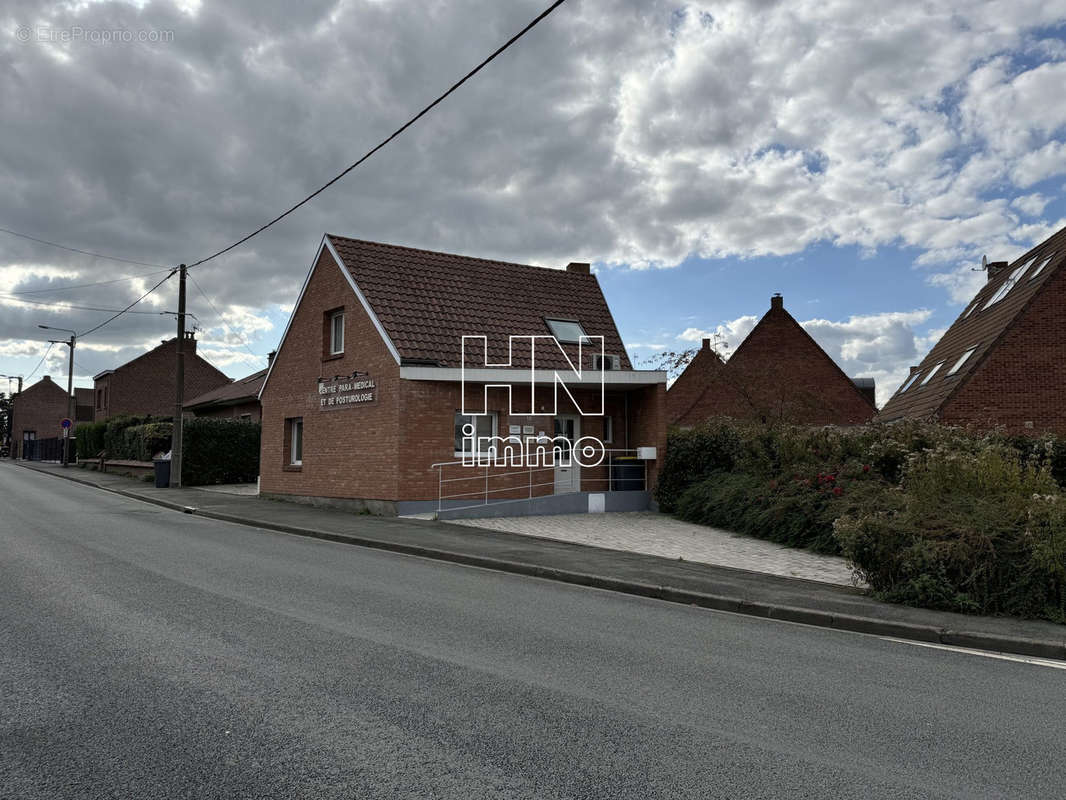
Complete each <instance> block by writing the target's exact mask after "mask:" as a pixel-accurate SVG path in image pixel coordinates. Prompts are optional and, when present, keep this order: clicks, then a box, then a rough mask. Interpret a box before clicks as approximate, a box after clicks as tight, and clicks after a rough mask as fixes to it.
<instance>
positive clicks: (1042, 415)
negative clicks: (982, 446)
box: [940, 269, 1066, 434]
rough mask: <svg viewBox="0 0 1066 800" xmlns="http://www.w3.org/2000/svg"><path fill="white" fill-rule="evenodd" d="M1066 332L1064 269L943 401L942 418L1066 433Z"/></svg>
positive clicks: (1023, 430) (1027, 431)
mask: <svg viewBox="0 0 1066 800" xmlns="http://www.w3.org/2000/svg"><path fill="white" fill-rule="evenodd" d="M1064 331H1066V270H1062V269H1060V270H1059V271H1058V272H1057V274H1055V275H1054V276H1053V277H1052V278H1051V279H1050V281H1049V282H1048V284H1047V285H1046V286H1045V287H1044V288H1043V289H1042V290H1041V292H1040V293H1039V294H1037V295H1036V297H1034V298H1033V301H1032V303H1031V304H1030V306H1029V308H1028V309H1027V310H1025V311H1024V312H1023V313H1022V316H1021V317H1020V318H1019V319H1018V320H1017V321H1016V322H1015V323H1014V325H1012V326H1011V328H1010V329H1009V330H1008V331H1007V332H1006V334H1005V335H1004V337H1003V338H1002V339H1001V340H1000V343H999V344H998V345H997V346H995V347H994V348H993V349H992V351H991V352H990V353H989V354H988V356H987V357H986V358H985V360H984V361H983V362H982V363H981V364H979V365H978V366H977V368H976V370H975V371H974V372H973V374H972V375H971V376H970V377H969V378H968V379H965V381H966V382H965V383H964V384H963V385H962V386H961V387H960V388H959V389H958V390H957V391H956V393H955V395H954V396H953V397H951V398H949V399H948V401H947V402H946V403H945V404H944V406H943V408H942V409H941V414H940V419H941V421H943V422H947V423H950V424H958V425H966V424H972V425H977V426H980V427H994V426H1003V427H1005V428H1006V429H1007V430H1008V431H1010V432H1011V433H1021V434H1035V433H1040V432H1041V431H1056V432H1059V433H1066V339H1064V338H1063V332H1064ZM1027 423H1031V424H1027Z"/></svg>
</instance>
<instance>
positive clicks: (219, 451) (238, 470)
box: [181, 417, 260, 486]
mask: <svg viewBox="0 0 1066 800" xmlns="http://www.w3.org/2000/svg"><path fill="white" fill-rule="evenodd" d="M183 431H184V436H183V444H184V447H183V450H182V461H181V467H182V468H181V480H182V483H184V484H185V485H187V486H203V485H208V484H215V483H249V482H252V481H254V480H255V479H256V478H257V477H258V475H259V432H260V427H259V423H257V422H242V421H240V420H235V419H221V418H213V417H197V418H196V419H189V420H185V423H184V425H183Z"/></svg>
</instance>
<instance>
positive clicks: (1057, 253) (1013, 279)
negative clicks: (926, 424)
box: [878, 228, 1066, 422]
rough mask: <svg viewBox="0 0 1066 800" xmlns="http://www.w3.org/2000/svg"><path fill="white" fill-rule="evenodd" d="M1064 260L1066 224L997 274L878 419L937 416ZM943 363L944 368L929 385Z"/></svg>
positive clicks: (893, 397) (1065, 256) (931, 351)
mask: <svg viewBox="0 0 1066 800" xmlns="http://www.w3.org/2000/svg"><path fill="white" fill-rule="evenodd" d="M1064 262H1066V228H1063V229H1062V230H1061V231H1059V232H1058V233H1055V234H1054V235H1052V236H1051V237H1049V238H1048V239H1046V240H1045V241H1043V242H1041V243H1040V244H1038V245H1037V246H1036V247H1034V248H1033V249H1032V250H1030V251H1029V252H1027V253H1026V254H1025V255H1023V256H1022V257H1021V258H1019V259H1018V260H1017V261H1015V262H1013V263H1012V264H1010V265H1008V266H1006V267H1003V268H1000V269H999V270H998V271H997V272H995V274H992V275H991V277H990V278H989V280H988V281H987V282H986V283H985V285H984V286H982V287H981V290H980V291H979V292H978V293H977V296H976V297H975V298H974V299H973V300H972V301H971V302H970V304H969V305H968V306H966V308H964V309H963V311H962V313H961V314H960V315H959V317H958V319H956V320H955V322H954V323H953V324H952V326H951V327H950V328H948V330H947V332H946V333H945V334H944V335H943V336H942V337H941V338H940V341H939V342H937V343H936V345H935V346H934V347H933V349H932V350H930V351H929V354H928V355H927V356H926V357H925V358H924V359H923V360H922V363H921V366H920V367H919V369H918V372H919V376H918V377H917V378H916V379H915V380H914V381H913V383H912V384H911V385H910V386H908V387H907V388H906V390H903V387H904V386H907V381H906V380H905V381H904V382H903V384H902V385H901V386H900V388H899V389H897V390H896V393H895V394H894V395H892V397H891V398H890V399H889V401H888V402H887V403H886V404H885V407H884V408H883V409H882V410H881V413H880V414H879V415H878V419H880V420H884V421H889V422H890V421H892V420H896V419H902V418H912V419H913V418H921V419H927V418H935V417H936V416H937V414H938V413H939V412H940V410H941V409H942V408H943V406H944V405H945V403H947V401H948V400H949V399H950V398H951V397H952V396H953V395H954V394H955V393H956V392H957V391H958V390H959V389H960V387H962V386H963V385H964V384H965V383H966V381H967V378H968V377H969V376H971V375H973V374H974V373H975V372H976V370H977V369H978V368H979V367H980V365H981V364H982V363H983V362H984V361H985V359H986V358H987V357H988V355H989V353H991V352H992V350H993V349H994V348H995V347H996V345H997V344H998V343H999V342H1000V340H1001V339H1002V337H1003V336H1004V335H1005V334H1006V332H1007V331H1008V330H1009V329H1010V328H1011V326H1012V325H1013V324H1014V322H1015V320H1017V319H1018V318H1019V317H1021V315H1022V314H1023V313H1024V312H1025V310H1026V309H1027V308H1028V307H1029V305H1030V303H1031V302H1032V301H1033V299H1034V298H1035V297H1036V296H1037V295H1038V294H1039V293H1040V290H1041V289H1042V288H1043V287H1044V286H1046V285H1047V284H1048V281H1049V280H1050V278H1051V276H1052V275H1054V274H1055V273H1056V271H1057V270H1059V269H1061V268H1062V265H1063V263H1064ZM993 301H995V302H993ZM971 348H975V349H974V352H973V353H972V354H971V355H970V356H969V357H968V358H967V359H966V361H965V362H964V363H963V364H962V365H961V366H960V367H959V368H958V370H957V371H956V372H955V373H954V374H953V375H949V374H948V373H949V372H950V371H951V369H952V367H953V366H954V365H955V364H956V363H957V362H958V361H959V359H961V358H962V356H963V355H964V354H965V353H966V352H967V351H968V350H970V349H971ZM937 364H940V365H941V366H940V367H939V369H937V371H936V373H935V374H933V376H932V378H930V379H929V382H928V383H925V384H924V385H923V382H924V381H925V380H926V378H927V377H928V376H929V374H930V372H931V371H932V370H933V368H934V367H935V366H936V365H937ZM911 374H912V375H913V374H914V373H913V372H912V373H911ZM908 380H909V378H908Z"/></svg>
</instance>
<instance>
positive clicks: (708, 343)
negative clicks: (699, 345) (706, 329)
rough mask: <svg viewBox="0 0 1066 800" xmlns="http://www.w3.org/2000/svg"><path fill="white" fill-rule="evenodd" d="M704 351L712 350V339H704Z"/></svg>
mask: <svg viewBox="0 0 1066 800" xmlns="http://www.w3.org/2000/svg"><path fill="white" fill-rule="evenodd" d="M703 349H704V350H710V349H711V340H710V339H704V340H703Z"/></svg>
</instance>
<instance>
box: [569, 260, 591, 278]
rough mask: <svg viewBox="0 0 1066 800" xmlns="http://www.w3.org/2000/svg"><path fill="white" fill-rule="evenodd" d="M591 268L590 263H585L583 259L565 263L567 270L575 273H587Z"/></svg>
mask: <svg viewBox="0 0 1066 800" xmlns="http://www.w3.org/2000/svg"><path fill="white" fill-rule="evenodd" d="M591 269H592V265H591V264H586V263H585V262H584V261H571V262H570V263H569V264H567V265H566V271H567V272H573V273H574V274H575V275H588V274H590V272H591Z"/></svg>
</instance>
